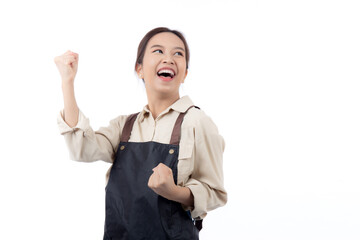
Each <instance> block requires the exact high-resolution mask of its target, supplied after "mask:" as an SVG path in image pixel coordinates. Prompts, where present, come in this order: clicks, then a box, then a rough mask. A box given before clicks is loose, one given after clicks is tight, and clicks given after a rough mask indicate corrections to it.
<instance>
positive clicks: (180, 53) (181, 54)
mask: <svg viewBox="0 0 360 240" xmlns="http://www.w3.org/2000/svg"><path fill="white" fill-rule="evenodd" d="M177 53H178V54H179V55H180V56H184V54H183V53H182V52H176V53H175V54H177Z"/></svg>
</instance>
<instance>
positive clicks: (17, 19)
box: [0, 0, 360, 240]
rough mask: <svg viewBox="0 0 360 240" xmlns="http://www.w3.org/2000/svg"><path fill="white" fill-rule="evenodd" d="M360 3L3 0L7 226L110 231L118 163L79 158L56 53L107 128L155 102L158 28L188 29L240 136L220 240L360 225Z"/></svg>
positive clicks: (225, 131) (205, 102) (67, 232)
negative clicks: (149, 43)
mask: <svg viewBox="0 0 360 240" xmlns="http://www.w3.org/2000/svg"><path fill="white" fill-rule="evenodd" d="M359 12H360V4H359V2H358V1H346V0H342V1H329V0H326V1H325V0H324V1H320V0H311V1H308V0H302V1H279V0H277V1H266V0H263V1H262V0H253V1H250V0H249V1H229V0H221V1H220V0H219V1H214V0H206V1H199V0H198V1H188V0H182V1H131V2H130V1H128V2H126V3H124V2H121V1H83V2H80V1H74V0H71V1H65V0H61V1H25V0H24V1H1V3H0V26H1V28H0V34H1V37H0V43H1V44H0V80H1V88H0V100H1V101H0V104H1V108H0V111H1V118H0V121H1V124H0V127H1V134H0V137H1V155H0V157H1V161H0V164H1V165H0V184H1V185H0V191H1V197H0V221H1V224H0V239H7V240H10V239H11V240H12V239H41V240H42V239H52V240H56V239H61V240H63V239H67V240H68V239H70V240H71V239H76V240H78V239H87V240H89V239H90V240H91V239H94V240H95V239H96V240H98V239H102V234H103V225H104V217H105V215H104V214H105V213H104V211H105V189H104V188H105V173H106V171H107V169H108V168H109V167H110V165H109V164H107V163H104V162H101V161H99V162H95V163H91V164H86V163H78V162H74V161H71V160H69V156H68V151H67V148H66V145H65V141H64V139H63V136H61V135H60V134H59V131H58V127H57V123H56V117H57V115H58V114H59V111H60V109H62V107H63V99H62V91H61V79H60V75H59V73H58V71H57V68H56V66H55V64H54V62H53V59H54V57H55V56H57V55H60V54H62V53H64V52H65V51H67V50H72V51H74V52H77V53H79V56H80V57H79V69H78V74H77V77H76V80H75V88H76V89H75V90H76V98H77V102H78V105H79V107H80V109H81V110H82V111H83V112H84V113H85V115H86V116H87V117H89V119H90V123H91V125H92V127H93V129H94V130H96V129H98V128H99V127H100V126H107V125H108V123H109V120H111V119H113V118H115V117H116V116H118V115H120V114H129V113H133V112H137V111H139V110H141V109H142V107H143V106H144V105H145V104H146V95H145V90H144V87H143V85H142V82H141V81H140V80H138V79H137V78H136V77H135V74H134V70H133V68H134V62H135V57H136V51H137V46H138V43H139V42H140V40H141V38H142V37H143V36H144V35H145V34H146V33H147V32H148V31H149V30H151V29H152V28H155V27H159V26H165V27H169V28H171V29H177V30H179V31H181V32H183V33H184V35H185V37H186V38H187V40H188V43H189V47H190V53H191V57H190V68H189V74H188V77H187V78H186V81H185V84H184V85H183V86H182V88H181V95H189V96H190V97H191V98H192V100H193V101H194V103H195V104H196V105H198V106H200V107H201V108H202V109H203V110H204V111H205V112H206V113H207V114H208V115H209V116H210V117H211V118H212V119H213V120H214V122H215V123H216V124H217V126H218V128H219V131H220V133H221V135H222V136H223V137H224V139H225V141H226V149H225V153H224V172H225V187H226V189H227V191H228V196H229V200H228V203H227V205H226V206H225V207H223V208H219V209H217V210H214V211H212V212H209V214H208V216H207V217H206V218H205V220H204V229H203V231H202V232H201V234H200V236H201V239H203V240H208V239H244V240H255V239H256V240H259V239H264V240H267V239H274V240H289V239H290V240H292V239H306V240H310V239H325V240H330V239H341V240H343V239H346V240H352V239H354V240H355V239H360V174H359V172H360V162H359V161H360V151H359V144H360V137H359V136H360V127H359V123H360V113H359V103H360V94H359V90H360V82H359V80H360V78H359V75H360V74H359V70H360V68H359V64H360V44H359V43H360V31H359V30H360V14H359Z"/></svg>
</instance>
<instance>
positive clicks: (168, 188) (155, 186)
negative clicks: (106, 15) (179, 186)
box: [148, 163, 176, 199]
mask: <svg viewBox="0 0 360 240" xmlns="http://www.w3.org/2000/svg"><path fill="white" fill-rule="evenodd" d="M152 170H153V174H152V175H151V176H150V178H149V182H148V186H149V188H151V189H152V190H153V191H154V192H156V193H157V194H159V195H160V196H162V197H164V198H167V199H171V198H172V196H173V195H174V193H175V191H176V185H175V182H174V177H173V173H172V170H171V168H169V167H168V166H166V165H165V164H163V163H159V165H157V167H155V168H153V169H152Z"/></svg>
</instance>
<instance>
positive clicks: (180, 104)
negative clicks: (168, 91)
mask: <svg viewBox="0 0 360 240" xmlns="http://www.w3.org/2000/svg"><path fill="white" fill-rule="evenodd" d="M192 105H194V104H193V102H192V101H191V99H190V97H189V96H183V97H181V98H179V99H178V100H177V101H176V102H174V103H173V104H172V105H170V106H169V107H168V108H166V109H165V110H164V111H163V112H162V113H161V114H160V115H159V116H162V115H165V114H166V113H168V112H169V111H170V109H173V110H174V111H177V112H179V113H184V112H185V111H186V110H187V109H188V108H189V107H190V106H192ZM149 114H150V110H149V107H148V105H146V106H144V108H143V110H142V111H141V112H140V116H139V120H140V122H142V121H144V118H145V117H147V116H149Z"/></svg>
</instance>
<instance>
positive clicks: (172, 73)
mask: <svg viewBox="0 0 360 240" xmlns="http://www.w3.org/2000/svg"><path fill="white" fill-rule="evenodd" d="M161 73H169V74H170V75H171V77H174V75H175V73H174V71H172V70H170V69H163V70H160V71H159V72H158V74H161Z"/></svg>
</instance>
